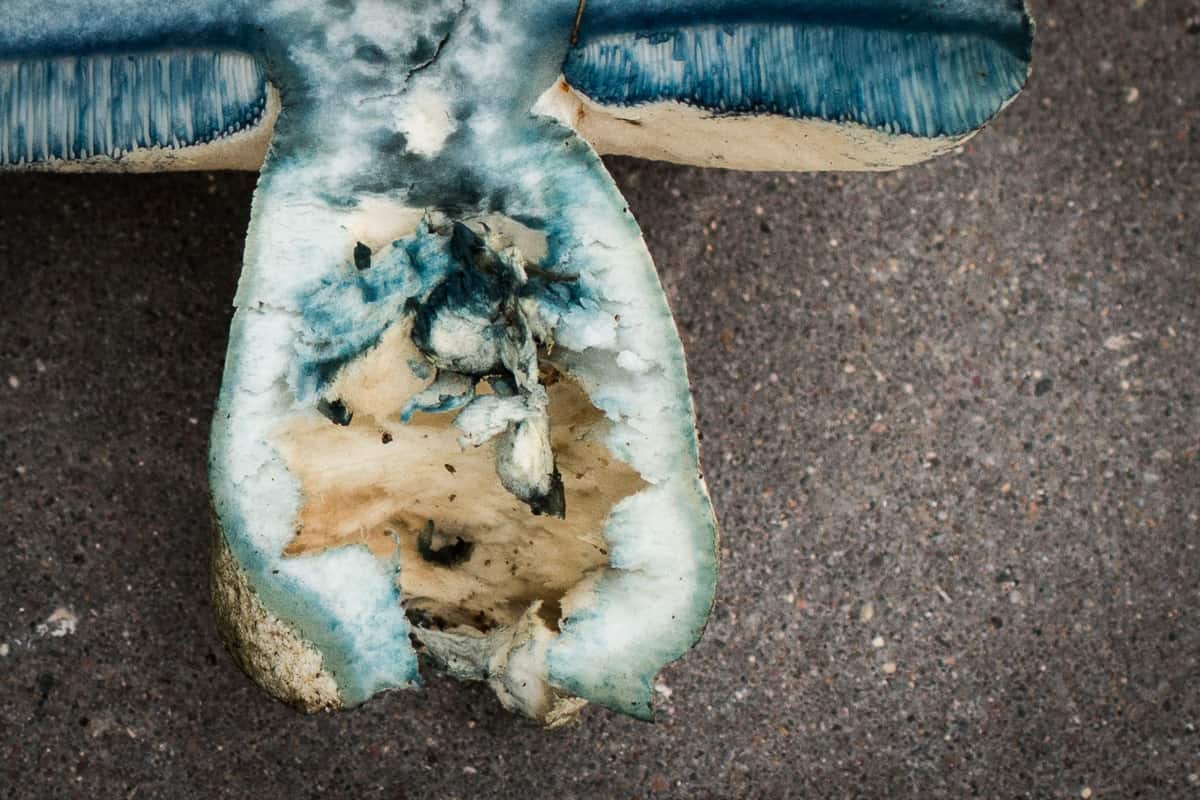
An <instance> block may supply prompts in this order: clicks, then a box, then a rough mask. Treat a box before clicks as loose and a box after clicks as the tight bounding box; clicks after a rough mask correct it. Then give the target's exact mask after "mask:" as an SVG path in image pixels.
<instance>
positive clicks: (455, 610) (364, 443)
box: [277, 320, 646, 631]
mask: <svg viewBox="0 0 1200 800" xmlns="http://www.w3.org/2000/svg"><path fill="white" fill-rule="evenodd" d="M410 333H411V323H410V322H408V321H407V320H406V321H403V322H400V323H397V324H395V325H394V326H393V327H392V328H391V329H390V330H389V331H388V333H387V334H385V336H384V338H383V339H382V341H381V342H380V344H379V345H378V346H377V347H376V348H375V349H373V350H371V351H370V352H368V353H367V354H366V355H364V356H362V357H360V358H359V360H358V361H356V362H354V363H353V364H351V365H349V366H348V367H346V368H344V369H343V370H342V372H341V373H340V374H339V376H338V378H337V380H336V381H335V383H334V386H333V387H332V389H331V390H330V392H329V394H328V397H330V398H336V399H338V400H340V401H341V402H342V403H343V404H344V405H345V407H346V408H347V409H348V410H349V411H350V412H351V413H352V414H353V416H352V418H351V421H350V424H349V425H346V426H341V425H337V424H334V423H333V422H331V421H330V420H328V419H326V418H325V417H324V416H321V415H320V414H319V413H317V412H316V411H315V410H311V411H309V410H305V411H302V412H298V413H296V414H295V415H294V416H293V417H292V418H290V419H289V420H288V421H287V422H286V423H284V425H283V426H282V427H281V429H280V430H279V432H278V436H277V443H278V445H279V448H280V452H281V454H282V455H283V458H284V461H285V463H286V464H287V468H288V470H289V472H290V473H291V474H292V475H294V476H295V477H296V479H297V480H298V481H299V483H300V487H301V492H302V495H303V498H304V499H303V505H302V508H301V511H300V514H299V516H298V519H297V534H296V538H295V539H294V540H293V541H292V543H291V544H290V545H289V547H288V549H287V554H288V555H290V556H301V555H305V554H311V553H315V552H320V551H324V550H327V549H329V548H333V547H341V546H344V545H349V544H362V545H365V546H366V547H368V548H370V550H371V551H372V552H373V553H375V554H376V555H378V556H380V557H383V558H389V557H391V556H392V555H394V554H395V551H396V548H397V547H399V549H400V564H401V570H400V579H399V580H400V587H401V590H402V593H403V596H404V598H405V606H406V608H407V609H408V610H409V612H410V616H412V618H413V619H414V621H415V622H416V623H417V624H419V625H424V626H427V627H434V628H438V629H450V628H455V627H457V626H468V627H470V628H474V629H476V630H480V631H490V630H493V629H496V628H501V627H505V626H512V625H514V624H516V623H517V622H518V621H519V620H520V619H521V618H522V617H523V616H524V615H525V614H526V612H527V611H528V610H529V609H530V608H531V607H534V606H535V605H538V604H540V606H539V608H540V614H541V616H542V619H543V620H544V621H545V623H546V626H547V627H548V628H550V629H554V628H555V627H556V625H557V622H558V607H559V600H560V598H562V596H563V595H564V594H565V593H566V592H567V591H568V590H569V589H571V588H572V587H573V586H575V585H576V584H578V583H579V582H580V581H581V580H583V579H584V578H585V577H586V576H587V575H588V574H589V573H591V572H593V571H595V570H598V569H603V568H605V567H607V566H608V565H609V558H608V548H607V543H606V542H605V540H604V537H603V535H602V533H601V531H602V530H603V527H604V523H605V521H606V520H607V518H608V515H609V512H610V511H611V510H612V508H613V506H614V505H616V503H617V502H619V501H620V500H621V499H623V498H625V497H627V496H629V495H631V494H635V493H636V492H638V491H640V490H641V489H642V488H644V487H645V486H646V484H645V482H644V481H643V480H642V479H641V477H640V476H639V475H638V474H637V472H635V471H634V470H633V469H632V468H630V467H629V466H627V465H626V464H624V463H622V462H620V461H618V460H616V459H615V458H613V457H612V456H611V454H610V453H609V451H608V449H607V448H606V447H605V446H604V444H603V443H602V441H601V439H602V436H603V434H604V432H605V431H606V430H607V425H608V422H607V421H606V420H605V419H604V416H603V415H602V414H601V413H600V412H599V411H598V410H596V409H595V408H594V407H593V406H592V405H591V403H590V402H588V400H587V397H586V395H585V394H584V393H583V391H582V390H581V389H580V388H579V387H578V386H576V385H575V384H574V383H573V382H572V381H570V380H569V379H566V378H558V377H557V374H556V373H555V372H553V371H552V368H548V369H547V370H546V371H545V372H544V376H543V379H544V380H545V381H546V382H547V383H549V384H550V385H549V387H548V391H549V395H550V419H551V424H552V433H551V438H552V441H553V444H554V452H555V455H556V457H557V460H558V468H559V470H560V472H561V473H562V476H563V481H564V484H565V487H566V500H567V513H566V518H565V519H558V518H557V517H552V516H534V515H533V514H532V513H531V512H530V510H529V507H528V506H527V505H525V504H524V503H522V502H521V501H520V500H518V499H517V498H516V497H514V496H513V495H512V494H510V493H509V492H508V491H506V490H505V489H504V487H503V486H501V484H500V480H499V477H498V476H497V475H496V466H495V463H496V462H495V454H494V444H492V443H488V444H485V445H483V446H481V447H477V448H476V447H468V448H465V449H464V448H463V447H462V446H460V444H459V441H458V440H459V436H460V435H461V432H460V431H459V430H458V429H457V428H455V427H454V426H453V424H452V423H453V419H454V414H453V413H445V414H416V415H414V417H413V418H412V420H411V421H410V422H408V423H404V422H401V421H400V419H399V414H400V411H401V410H402V409H403V408H404V406H405V403H406V402H407V401H408V399H409V398H411V397H412V396H413V395H415V394H417V393H418V392H420V391H421V390H423V389H424V388H425V387H426V386H427V385H428V384H429V383H430V382H431V381H430V379H429V378H426V379H421V378H419V377H417V376H416V375H415V374H414V373H413V371H412V369H411V368H410V367H409V366H408V363H409V361H410V360H412V361H420V360H421V358H422V357H421V354H420V352H419V351H418V350H417V348H416V347H415V346H414V345H413V343H412V339H411V336H410ZM426 531H429V533H432V537H431V538H432V542H431V544H432V548H431V549H432V550H434V551H441V550H442V549H443V548H444V547H447V546H454V545H455V544H456V543H457V541H458V540H459V539H460V538H461V540H462V542H463V543H464V544H463V545H460V546H461V547H469V548H470V551H469V557H468V558H466V559H465V560H463V561H461V563H456V564H453V565H444V564H440V563H436V562H435V561H432V560H427V559H426V558H425V557H424V556H423V555H422V553H421V548H420V546H419V538H420V537H421V535H422V533H423V532H426ZM427 535H428V534H427ZM466 543H469V544H466ZM427 544H428V543H427Z"/></svg>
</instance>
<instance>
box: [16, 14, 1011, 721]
mask: <svg viewBox="0 0 1200 800" xmlns="http://www.w3.org/2000/svg"><path fill="white" fill-rule="evenodd" d="M6 12H7V14H6V19H7V20H9V21H8V22H6V25H5V27H4V29H2V30H0V165H6V166H8V167H11V168H34V169H36V168H51V169H134V170H140V169H179V168H220V167H239V168H255V167H257V166H258V165H259V164H260V163H261V162H262V159H263V157H264V152H265V153H266V156H265V158H266V160H265V163H264V164H263V165H262V170H263V171H262V177H261V181H260V184H259V188H258V192H257V194H256V197H255V201H254V209H253V217H252V222H251V227H250V233H249V240H248V243H247V250H246V266H245V270H244V272H243V276H242V280H241V284H240V286H239V289H238V294H237V298H236V300H235V303H236V305H237V309H238V310H237V314H236V316H235V318H234V322H233V329H232V333H231V339H230V345H229V354H228V360H227V365H226V374H225V382H224V386H223V388H222V390H221V396H220V400H219V403H218V409H217V414H216V418H215V420H214V425H213V439H212V450H211V480H212V490H213V500H214V508H215V511H216V518H217V525H216V536H215V545H214V548H213V554H214V559H213V592H214V598H215V605H216V608H217V613H218V618H219V621H220V623H221V627H222V630H223V632H224V635H225V637H226V639H227V642H228V644H229V647H230V650H231V652H232V653H233V654H234V656H235V658H236V659H237V660H238V661H239V663H240V664H241V665H242V666H243V667H244V668H245V669H246V671H247V672H249V673H250V675H251V676H252V677H254V678H255V679H256V680H258V681H259V682H260V683H261V684H262V685H263V686H264V687H265V688H266V689H267V690H268V691H270V692H271V693H272V694H273V695H275V696H276V697H279V698H280V699H283V700H285V701H287V702H289V703H292V704H294V705H296V706H299V707H302V708H305V709H308V710H315V709H319V708H335V707H340V706H348V705H354V704H357V703H361V702H363V701H364V700H366V699H367V698H368V697H370V696H371V695H372V694H374V693H375V692H378V691H380V690H383V689H388V688H393V687H399V686H412V685H416V684H418V683H419V680H420V677H419V673H418V669H417V655H418V652H419V653H423V654H425V655H427V656H429V657H430V658H432V659H433V660H434V661H436V662H438V663H440V664H441V665H442V666H443V668H445V669H446V670H448V671H449V672H450V673H451V674H454V675H456V676H458V677H462V678H469V679H477V680H486V681H487V682H488V683H489V684H490V685H491V686H492V687H493V688H494V689H495V691H496V693H497V695H498V697H499V698H500V700H501V702H503V703H504V704H505V705H506V706H507V707H509V708H512V709H515V710H518V711H520V712H522V713H525V714H528V715H530V716H532V717H534V718H536V719H538V720H540V721H542V722H543V723H545V724H547V725H557V724H561V723H563V722H566V721H568V720H569V719H571V718H573V716H574V715H575V714H576V713H577V712H578V710H579V708H580V707H581V706H582V704H583V703H584V702H585V701H589V700H590V701H593V702H596V703H599V704H601V705H605V706H607V707H609V708H612V709H615V710H618V711H621V712H624V713H629V714H633V715H635V716H638V717H643V718H650V717H651V715H652V706H651V698H652V692H651V682H652V680H653V678H654V676H655V674H656V673H657V672H658V670H660V669H661V668H662V667H663V666H664V665H665V664H666V663H668V662H669V661H671V660H673V659H675V658H678V657H679V656H680V655H682V654H683V653H684V652H686V651H687V649H688V648H689V647H691V646H692V645H693V644H694V643H695V642H696V640H697V639H698V638H699V636H700V633H701V631H702V629H703V627H704V623H705V620H706V619H707V616H708V611H709V607H710V604H711V602H712V598H713V594H714V589H715V581H716V569H717V563H716V535H717V534H716V524H715V520H714V517H713V513H712V509H711V507H710V504H709V500H708V496H707V493H706V491H705V488H704V483H703V479H702V476H701V474H700V468H699V458H698V450H697V443H696V432H695V428H694V419H693V413H692V404H691V399H690V396H689V393H688V384H687V375H686V370H685V367H684V360H683V351H682V347H681V346H680V343H679V339H678V336H677V334H676V332H675V328H674V324H673V322H672V320H671V316H670V313H669V310H668V308H667V305H666V301H665V298H664V296H663V293H662V290H661V288H660V287H659V284H658V280H657V277H656V275H655V272H654V268H653V264H652V263H651V260H650V257H649V254H648V253H647V251H646V248H645V244H644V242H643V241H642V238H641V234H640V231H639V230H638V227H637V225H636V223H635V222H634V221H633V219H632V217H631V216H630V214H629V211H628V208H627V207H626V206H625V204H624V202H623V200H622V198H621V196H620V193H619V192H618V191H617V189H616V187H615V186H614V185H613V183H612V181H611V179H610V178H609V176H608V174H607V172H606V171H605V169H604V166H603V164H602V163H601V162H600V160H599V158H598V157H597V154H596V148H599V149H600V150H602V151H604V152H621V153H630V154H634V155H642V156H646V157H653V158H667V159H673V160H678V161H686V162H691V163H700V164H708V165H717V166H731V167H739V168H755V169H884V168H891V167H895V166H899V165H903V164H908V163H912V162H914V161H917V160H919V159H922V158H926V157H929V156H931V155H935V154H937V153H939V152H943V151H944V150H946V149H948V148H949V147H951V146H953V145H954V144H956V143H958V142H960V141H961V140H963V139H964V138H965V137H967V136H970V135H971V134H972V133H973V132H975V131H976V130H978V129H979V128H980V127H981V126H982V125H983V124H984V123H986V122H987V120H988V119H990V118H991V117H992V116H993V115H994V114H995V113H997V112H998V111H999V110H1000V109H1001V108H1002V107H1003V106H1004V105H1005V104H1006V103H1007V102H1009V101H1010V100H1011V98H1012V97H1013V96H1014V95H1015V94H1016V93H1017V91H1018V90H1019V89H1020V87H1021V85H1022V84H1023V82H1024V80H1025V76H1026V73H1027V71H1028V63H1029V54H1030V37H1031V33H1032V27H1031V23H1030V21H1029V18H1028V16H1027V14H1026V13H1025V10H1024V7H1023V5H1022V4H1021V3H1020V2H1016V0H955V2H952V3H928V2H923V1H922V0H839V1H837V2H835V0H800V1H799V2H796V1H795V0H792V1H791V2H784V0H760V1H759V2H755V3H745V2H734V0H692V1H691V2H678V0H676V1H675V2H667V0H639V1H638V2H632V0H619V1H618V0H591V2H588V3H586V4H584V3H581V2H578V1H577V0H525V1H524V2H516V0H472V1H471V2H469V3H465V4H464V3H462V2H461V0H429V1H428V2H417V1H416V0H413V1H412V2H402V0H390V1H389V0H349V1H347V0H336V2H335V1H334V0H326V1H325V2H322V1H320V0H311V2H307V3H306V2H297V0H286V1H285V0H264V1H263V2H254V3H251V2H240V0H239V1H238V2H228V1H227V0H220V1H219V2H218V0H194V1H193V2H190V3H186V4H163V3H150V2H136V1H133V0H80V2H77V3H72V4H71V5H70V7H69V8H63V7H61V4H59V5H57V6H54V7H49V6H47V4H44V3H39V2H34V1H33V0H8V4H7V6H6ZM563 123H565V125H564V124H563ZM268 137H269V139H270V143H271V144H270V148H269V150H267V148H266V142H267V141H268ZM589 142H590V144H589Z"/></svg>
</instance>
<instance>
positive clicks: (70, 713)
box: [0, 0, 1200, 798]
mask: <svg viewBox="0 0 1200 800" xmlns="http://www.w3.org/2000/svg"><path fill="white" fill-rule="evenodd" d="M1035 5H1036V8H1035V11H1036V13H1037V16H1038V20H1039V23H1040V26H1039V36H1040V38H1039V41H1038V45H1037V58H1036V74H1035V77H1034V79H1033V81H1032V83H1031V86H1030V88H1029V91H1028V92H1027V94H1026V95H1025V96H1023V97H1022V98H1021V99H1020V100H1019V101H1018V102H1017V103H1016V104H1015V105H1014V106H1013V107H1012V108H1010V109H1009V110H1008V112H1007V113H1006V114H1004V115H1003V116H1002V118H1001V119H999V120H998V121H997V122H996V123H995V124H994V125H993V126H991V127H990V128H989V129H988V130H987V131H985V132H984V133H983V134H982V135H981V136H979V137H978V138H977V139H976V140H975V141H974V142H972V143H971V144H970V145H969V146H967V147H966V148H965V149H964V150H963V151H962V152H961V153H959V154H956V155H953V156H950V157H947V158H944V159H942V160H940V161H938V162H936V163H933V164H930V165H926V166H919V167H915V168H912V169H909V170H907V171H904V172H900V173H894V174H889V175H796V176H789V175H767V174H738V173H723V172H717V171H705V170H700V169H689V168H683V167H676V166H670V165H662V164H651V163H643V162H636V161H629V160H614V161H613V162H612V166H613V170H614V173H615V175H616V177H617V180H618V181H619V183H620V184H621V185H622V187H623V188H624V189H625V191H626V192H627V194H628V197H629V201H630V204H631V206H632V208H633V209H634V211H635V213H636V214H637V216H638V217H639V219H640V220H641V222H642V224H643V226H644V227H645V230H646V235H647V239H648V241H649V244H650V248H651V250H652V251H653V253H654V255H655V257H656V259H657V261H658V264H659V266H660V269H661V273H662V277H663V281H664V284H665V285H666V287H667V291H668V293H669V296H670V299H671V302H672V306H673V307H674V309H675V313H676V316H677V320H678V323H679V327H680V332H681V334H682V336H683V340H684V343H685V345H686V347H687V349H688V354H689V358H690V365H691V374H692V378H693V382H694V386H695V396H696V402H697V405H698V410H699V420H700V427H701V429H702V431H703V437H704V438H703V447H704V458H705V465H706V469H705V472H706V475H707V478H708V480H709V486H710V488H711V490H712V493H713V499H714V502H715V504H716V507H717V509H718V513H719V515H720V519H721V522H722V527H723V539H722V554H723V571H722V574H721V585H720V593H719V597H718V600H717V605H716V608H715V610H714V613H713V617H712V622H711V625H710V627H709V630H708V633H707V635H706V637H705V639H704V641H703V643H702V644H701V645H700V646H699V647H698V648H697V649H696V650H695V651H693V652H692V653H691V654H689V655H688V656H687V657H685V658H684V659H683V660H682V661H680V662H679V663H677V664H675V665H673V666H672V667H670V668H669V669H667V670H666V671H665V672H664V674H663V675H662V676H661V681H660V684H659V687H658V709H659V712H660V721H659V722H658V723H656V724H654V725H646V724H642V723H638V722H634V721H632V720H629V719H625V718H621V717H617V716H615V715H613V714H610V713H608V712H606V711H603V710H597V709H592V710H589V711H588V712H587V713H585V715H584V720H583V724H581V725H579V726H577V727H573V728H570V729H567V730H564V731H559V732H555V733H545V732H542V731H540V730H538V729H537V728H534V727H532V726H530V725H529V724H526V723H524V722H522V721H520V720H517V719H514V718H512V717H510V716H509V715H508V714H506V713H504V712H503V711H502V710H501V709H500V708H499V706H498V704H497V703H496V702H495V700H494V699H493V698H492V697H491V696H490V694H489V693H488V692H487V691H486V690H484V689H482V688H479V687H475V686H460V685H457V684H454V683H453V682H451V681H449V680H446V679H443V678H440V677H438V676H436V675H433V674H430V676H429V680H428V687H427V688H426V690H425V691H424V692H422V693H393V694H391V695H388V696H385V697H381V698H377V699H376V700H374V701H373V702H371V703H370V704H368V705H367V706H365V707H363V708H361V709H358V710H355V711H352V712H346V713H341V714H337V715H322V716H316V717H304V716H300V715H297V714H295V713H294V712H292V711H289V710H287V709H285V708H283V707H282V706H280V705H278V704H276V703H274V702H273V701H271V700H270V699H268V698H267V697H266V696H265V695H264V694H263V693H262V692H260V691H259V690H258V689H257V688H255V687H254V686H253V685H252V684H251V683H250V682H249V681H248V680H247V679H246V678H244V677H243V676H242V675H241V673H239V672H238V671H237V669H236V668H235V667H234V666H233V664H232V662H231V661H230V659H229V658H228V657H227V656H226V655H225V653H224V652H223V651H222V649H221V646H220V644H219V641H218V639H217V635H216V631H215V630H214V626H213V623H212V620H211V608H210V605H209V602H208V598H207V577H206V565H207V562H206V559H207V547H208V539H207V532H208V508H207V495H206V480H205V449H206V436H207V430H208V419H209V416H210V414H211V412H212V406H213V401H214V397H215V394H216V390H217V386H218V384H219V380H220V371H221V362H222V358H223V353H224V346H225V332H226V328H227V325H228V323H229V318H230V300H231V298H232V293H233V288H234V284H235V281H236V276H237V272H238V268H239V265H240V262H241V248H242V242H243V233H244V229H245V225H246V222H247V219H248V214H249V201H250V195H251V191H252V189H253V185H254V178H253V176H250V175H239V174H231V175H186V176H152V177H70V176H9V175H5V176H0V276H2V278H3V283H2V286H3V298H4V312H3V315H2V318H0V554H2V555H3V560H2V561H0V797H12V798H34V797H38V798H42V797H45V798H59V797H96V798H135V797H136V798H151V797H162V798H207V797H230V798H235V797H236V798H241V797H259V798H274V797H280V798H283V797H286V798H307V797H353V798H374V797H384V798H455V797H460V798H467V797H497V798H540V797H557V798H657V797H687V798H742V797H745V798H785V797H792V798H801V797H806V798H825V797H828V798H851V797H904V798H909V797H911V798H941V797H945V798H963V797H975V796H979V797H1033V798H1042V797H1061V798H1074V797H1078V798H1087V797H1092V798H1132V797H1143V798H1174V797H1181V798H1182V797H1196V796H1200V734H1198V733H1197V727H1198V726H1200V626H1198V622H1197V610H1196V606H1197V599H1198V597H1200V552H1198V551H1197V540H1198V537H1197V531H1198V529H1200V491H1198V490H1200V471H1198V468H1197V461H1198V457H1200V397H1198V395H1200V383H1198V381H1197V373H1198V371H1200V370H1198V366H1197V360H1196V353H1197V352H1198V351H1200V347H1198V345H1200V341H1198V339H1200V309H1198V308H1197V300H1198V298H1200V270H1198V269H1197V263H1196V262H1197V258H1198V256H1200V219H1198V217H1200V161H1198V159H1200V149H1198V147H1197V145H1198V142H1200V35H1197V34H1196V31H1197V30H1198V29H1200V19H1195V18H1194V19H1193V22H1192V23H1191V26H1190V28H1191V30H1190V32H1189V22H1188V18H1189V16H1193V15H1197V14H1200V6H1197V5H1196V4H1195V3H1192V2H1181V1H1180V0H1136V1H1135V0H1122V2H1118V3H1087V2H1082V0H1057V2H1052V0H1039V2H1036V4H1035ZM58 608H64V609H68V610H69V612H70V613H69V615H68V614H64V613H60V614H59V615H58V616H57V617H56V618H55V619H51V620H50V621H49V622H47V619H48V618H50V617H52V616H53V615H54V612H55V610H56V609H58ZM39 626H42V627H41V628H39ZM55 634H61V635H55Z"/></svg>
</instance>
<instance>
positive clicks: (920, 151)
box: [535, 80, 974, 172]
mask: <svg viewBox="0 0 1200 800" xmlns="http://www.w3.org/2000/svg"><path fill="white" fill-rule="evenodd" d="M535 110H536V111H537V112H539V113H542V114H546V115H548V116H552V117H554V118H555V119H558V120H559V121H561V122H563V123H564V124H566V125H569V126H571V127H572V128H574V129H575V130H576V131H578V132H579V135H580V136H582V137H583V138H584V139H587V140H588V141H589V142H590V143H591V144H592V146H593V147H594V148H596V150H597V152H599V153H602V154H613V155H629V156H637V157H638V158H650V159H657V160H660V161H674V162H677V163H681V164H696V165H698V166H703V167H725V168H728V169H740V170H788V171H805V172H809V171H823V170H845V171H857V172H862V171H878V170H890V169H896V168H898V167H904V166H908V165H910V164H916V163H918V162H921V161H925V160H926V159H929V158H933V157H934V156H938V155H942V154H943V153H946V152H947V151H949V150H952V149H953V148H954V147H956V146H957V145H959V144H961V143H962V142H964V141H966V140H967V139H970V138H971V136H973V135H974V134H973V133H971V134H967V135H966V136H962V137H934V138H920V137H917V136H909V135H903V134H901V135H896V134H890V133H886V132H884V131H879V130H875V129H873V128H868V127H865V126H863V125H857V124H854V123H835V122H827V121H825V120H819V119H795V118H792V117H784V116H780V115H776V114H754V115H749V114H742V115H728V116H720V115H716V114H713V113H711V112H709V111H705V110H704V109H700V108H696V107H695V106H689V105H686V104H684V103H667V102H663V103H647V104H645V105H639V106H630V107H628V108H618V107H606V106H601V105H599V104H597V103H595V102H593V101H592V100H590V99H589V98H588V97H587V96H585V95H583V94H581V93H580V92H578V91H576V90H575V89H573V88H571V86H569V85H568V84H567V83H566V81H563V80H560V81H559V82H558V84H557V85H555V86H554V87H552V88H550V89H549V90H547V91H546V92H545V93H544V94H543V95H542V97H541V99H540V100H539V101H538V104H537V105H536V106H535Z"/></svg>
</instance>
